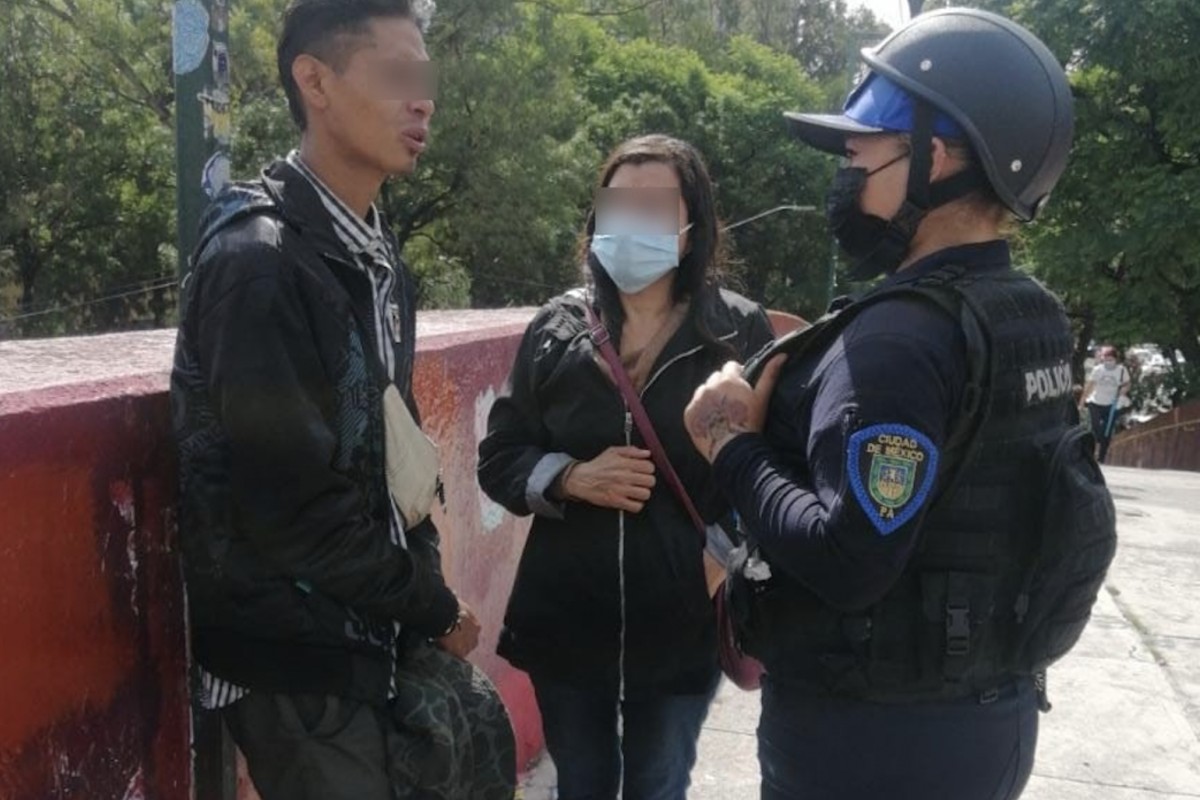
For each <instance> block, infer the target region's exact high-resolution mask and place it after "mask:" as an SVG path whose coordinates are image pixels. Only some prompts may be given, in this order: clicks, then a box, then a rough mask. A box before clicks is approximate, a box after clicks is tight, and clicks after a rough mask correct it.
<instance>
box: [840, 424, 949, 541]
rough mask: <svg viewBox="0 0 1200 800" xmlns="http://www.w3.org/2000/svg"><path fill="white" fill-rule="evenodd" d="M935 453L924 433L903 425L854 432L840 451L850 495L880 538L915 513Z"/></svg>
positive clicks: (930, 484) (930, 475) (932, 474)
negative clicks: (845, 446)
mask: <svg viewBox="0 0 1200 800" xmlns="http://www.w3.org/2000/svg"><path fill="white" fill-rule="evenodd" d="M937 465H938V451H937V448H936V447H934V445H933V442H931V441H929V437H928V436H926V435H925V434H923V433H920V432H919V431H917V430H914V429H913V428H910V427H909V426H907V425H895V424H891V425H872V426H870V427H867V428H863V429H862V430H860V431H856V432H855V433H854V434H853V435H852V436H851V437H850V443H849V445H848V446H847V450H846V470H847V472H848V473H849V478H850V486H851V488H852V489H853V491H854V497H855V499H856V500H858V504H859V505H860V506H861V507H862V510H863V511H864V512H865V513H866V515H867V519H869V520H870V521H871V524H872V525H874V526H875V530H876V531H878V532H879V535H880V536H887V535H888V534H890V533H892V532H894V531H895V530H896V529H898V528H900V527H901V526H902V525H904V523H906V522H908V521H909V520H911V519H912V518H913V517H914V516H916V514H917V512H918V511H920V510H921V506H923V505H924V504H925V500H926V499H927V498H928V497H929V492H930V490H931V489H932V488H933V480H934V478H935V477H936V476H937Z"/></svg>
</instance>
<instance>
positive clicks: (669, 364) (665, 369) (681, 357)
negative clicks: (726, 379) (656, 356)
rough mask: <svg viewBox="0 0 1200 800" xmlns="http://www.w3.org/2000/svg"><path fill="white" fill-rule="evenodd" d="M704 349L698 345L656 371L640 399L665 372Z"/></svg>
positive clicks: (730, 337) (727, 335)
mask: <svg viewBox="0 0 1200 800" xmlns="http://www.w3.org/2000/svg"><path fill="white" fill-rule="evenodd" d="M735 336H737V331H736V330H735V331H733V332H731V333H727V334H725V335H724V336H722V337H720V338H719V339H718V341H721V342H725V341H728V340H730V339H732V338H733V337H735ZM703 349H704V345H702V344H700V345H696V346H695V347H693V348H692V349H690V350H684V351H683V352H682V353H680V354H679V355H677V356H675V357H674V358H672V359H671V360H670V361H668V362H667V363H665V364H663V365H662V366H661V367H659V368H658V369H657V370H655V371H654V374H653V375H651V376H650V380H648V381H646V385H645V386H643V387H642V390H641V391H640V392H638V397H645V396H646V392H648V391H649V390H650V387H651V386H652V385H653V384H654V382H655V381H656V380H658V377H659V376H660V375H662V374H663V373H664V372H666V371H667V370H668V369H670V368H671V367H672V366H674V365H675V364H677V363H679V362H680V361H682V360H683V359H685V358H688V357H690V356H694V355H696V353H699V352H700V351H701V350H703Z"/></svg>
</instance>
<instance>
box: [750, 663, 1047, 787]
mask: <svg viewBox="0 0 1200 800" xmlns="http://www.w3.org/2000/svg"><path fill="white" fill-rule="evenodd" d="M1037 709H1038V702H1037V693H1036V690H1035V689H1034V686H1033V681H1032V680H1021V681H1019V682H1017V683H1013V684H1009V685H1008V686H1006V687H1004V688H1002V689H1001V690H1000V692H999V696H998V697H996V698H995V699H994V700H991V702H988V703H981V702H980V700H979V699H978V698H975V697H971V698H968V699H966V700H962V701H955V702H941V703H921V704H912V705H880V704H874V703H865V702H861V701H855V700H846V699H835V698H822V697H812V696H809V695H801V694H794V693H789V692H787V691H786V690H783V689H781V688H780V687H777V686H773V685H771V683H770V681H769V680H768V681H766V682H765V684H764V688H763V712H762V719H761V721H760V722H759V727H758V757H759V763H760V764H761V766H762V778H763V782H762V798H763V800H879V799H880V798H887V800H933V798H954V800H1015V798H1017V797H1020V795H1021V792H1022V791H1023V790H1024V788H1025V783H1026V782H1027V781H1028V780H1029V774H1030V772H1032V771H1033V755H1034V750H1035V749H1036V747H1037V730H1038V719H1037V715H1038V710H1037Z"/></svg>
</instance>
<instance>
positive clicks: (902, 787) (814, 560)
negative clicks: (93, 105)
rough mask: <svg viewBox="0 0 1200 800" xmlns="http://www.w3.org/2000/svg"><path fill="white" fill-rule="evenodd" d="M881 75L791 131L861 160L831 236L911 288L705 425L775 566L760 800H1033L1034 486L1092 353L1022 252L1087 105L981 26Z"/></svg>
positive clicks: (766, 636) (980, 17)
mask: <svg viewBox="0 0 1200 800" xmlns="http://www.w3.org/2000/svg"><path fill="white" fill-rule="evenodd" d="M863 58H864V60H865V61H866V63H867V64H868V66H869V67H870V72H869V74H868V75H867V77H866V78H865V80H864V81H863V82H862V83H860V84H859V86H858V87H857V88H856V89H855V91H854V92H853V93H852V94H851V95H850V97H849V99H848V100H847V102H846V105H845V108H844V111H843V113H841V114H837V115H817V114H800V113H796V114H788V115H787V117H788V119H789V125H790V127H791V129H792V130H793V132H794V133H795V135H796V136H797V137H799V138H800V139H801V140H802V141H804V142H806V143H808V144H810V145H812V146H815V147H817V148H819V149H821V150H825V151H827V152H830V153H834V154H836V155H839V156H843V157H844V159H845V161H844V162H843V166H842V167H841V168H840V169H839V170H838V172H837V175H836V178H835V179H834V182H833V186H832V190H831V192H830V195H829V198H828V206H827V213H828V217H829V222H830V224H831V226H832V228H833V232H834V234H835V236H836V237H837V239H838V241H839V243H840V244H841V246H842V248H843V250H845V251H846V253H847V254H848V255H849V256H851V258H852V259H854V266H853V275H854V276H855V277H857V278H859V279H866V278H870V277H873V276H876V275H880V274H886V275H887V277H886V278H885V280H883V281H882V283H881V284H880V285H878V286H876V287H875V288H873V289H872V290H871V291H870V292H868V293H867V294H866V295H865V296H864V297H862V298H858V299H856V300H855V301H854V302H852V303H850V305H848V306H847V307H846V308H845V309H844V310H843V311H842V312H841V314H839V315H838V316H837V317H835V318H833V319H832V320H829V321H826V322H822V323H819V324H818V325H817V326H816V327H815V330H820V331H829V332H831V335H829V336H826V337H825V338H824V339H820V338H819V337H818V338H817V339H816V341H818V342H819V346H815V347H808V348H807V349H802V348H800V347H799V344H798V345H797V349H796V350H795V351H793V352H792V353H791V354H790V355H779V356H776V357H775V358H773V359H772V360H771V361H770V362H769V363H768V364H767V367H766V369H765V370H763V371H762V373H761V377H759V378H758V380H757V383H756V384H755V385H754V386H753V387H752V386H751V383H750V382H748V381H747V380H746V376H744V375H743V368H742V367H741V366H740V365H737V364H727V365H726V366H725V368H724V369H723V370H722V372H720V373H717V374H715V375H713V376H712V377H711V378H710V379H709V381H708V382H707V384H706V385H705V386H703V387H701V389H699V390H698V391H697V392H696V395H695V397H694V398H693V400H692V403H691V404H690V405H689V407H688V409H687V412H686V415H685V419H686V423H687V426H688V430H689V433H690V435H691V436H692V439H693V442H694V443H695V445H696V446H697V448H698V449H699V450H700V451H701V452H702V453H703V454H705V455H706V456H707V457H708V458H709V459H710V460H711V461H712V462H713V468H714V474H715V477H716V483H717V485H718V486H721V487H724V488H725V491H727V493H728V495H729V497H730V499H731V501H732V502H733V504H734V505H735V507H736V508H737V510H738V513H739V515H740V517H741V520H742V524H743V527H744V529H745V531H746V533H747V535H748V536H749V537H750V539H751V541H752V543H753V548H752V549H751V550H750V551H749V554H748V555H747V556H746V557H745V558H744V560H743V561H741V562H739V563H737V564H735V565H733V567H732V568H731V584H732V585H731V594H730V595H729V600H730V603H731V607H732V608H733V610H734V614H735V616H736V615H737V614H738V608H739V607H744V608H746V609H748V610H747V611H746V612H745V613H746V616H745V619H744V620H743V622H742V623H741V625H740V628H741V632H742V636H743V641H744V643H745V645H746V648H747V650H748V651H749V652H751V653H752V654H754V655H756V656H758V657H760V658H761V659H762V660H763V662H764V664H765V667H766V670H767V676H766V678H765V680H764V685H763V695H762V704H763V707H762V718H761V722H760V727H759V731H758V736H759V758H760V763H761V767H762V797H763V798H805V799H806V800H807V799H809V798H812V799H813V800H818V799H822V798H831V799H833V798H836V800H859V799H860V798H861V799H862V800H866V799H867V798H871V799H872V800H873V799H875V798H881V797H887V798H889V800H906V799H911V800H918V799H919V800H931V799H932V798H954V799H955V800H975V799H976V798H978V799H979V800H993V799H994V798H1015V797H1017V796H1018V795H1020V793H1021V791H1022V789H1023V788H1024V786H1025V783H1026V781H1027V779H1028V777H1029V774H1030V771H1031V769H1032V766H1033V755H1034V748H1035V745H1036V740H1037V713H1036V712H1037V710H1038V705H1039V701H1040V699H1041V697H1042V695H1041V693H1040V687H1039V685H1038V683H1039V680H1038V677H1036V676H1035V675H1034V674H1032V673H1030V672H1029V671H1028V670H1025V669H1022V668H1021V667H1020V664H1019V663H1018V662H1019V659H1016V658H1015V657H1014V654H1013V652H1012V642H1013V641H1014V637H1015V635H1016V633H1015V632H1016V631H1017V628H1016V625H1017V624H1018V623H1017V622H1016V621H1014V617H1020V615H1021V613H1023V610H1022V609H1021V603H1020V602H1017V598H1018V596H1019V595H1020V590H1019V588H1018V587H1020V586H1021V584H1022V575H1023V572H1022V565H1023V564H1025V563H1027V562H1025V561H1023V554H1024V552H1025V549H1024V548H1026V546H1027V543H1026V542H1025V541H1024V537H1026V536H1027V532H1028V531H1031V530H1034V529H1036V528H1037V523H1036V520H1037V519H1039V516H1038V515H1039V514H1040V513H1042V511H1043V505H1042V504H1043V501H1044V495H1043V494H1042V493H1041V492H1039V491H1036V490H1035V489H1036V487H1034V486H1032V485H1031V478H1030V477H1029V475H1028V473H1029V471H1030V464H1031V463H1032V460H1031V459H1032V456H1033V454H1034V453H1035V452H1036V443H1037V442H1038V441H1039V437H1042V436H1044V435H1045V434H1047V433H1048V432H1049V433H1054V432H1056V431H1059V430H1065V429H1066V422H1065V419H1066V417H1067V413H1066V412H1067V410H1068V407H1069V404H1070V403H1071V402H1072V399H1071V388H1072V386H1071V380H1070V368H1069V359H1070V355H1071V349H1072V341H1071V336H1070V333H1069V327H1068V323H1067V319H1066V317H1065V315H1064V313H1063V310H1062V308H1061V306H1060V304H1059V303H1058V302H1057V301H1056V300H1055V299H1054V298H1053V297H1052V296H1051V295H1050V294H1049V293H1048V292H1046V290H1045V289H1043V288H1042V287H1041V286H1040V285H1039V284H1037V283H1036V282H1034V281H1032V280H1031V279H1029V278H1027V277H1025V276H1024V275H1023V274H1022V273H1020V272H1018V271H1016V270H1014V269H1013V267H1012V265H1011V262H1010V256H1009V248H1008V245H1007V243H1006V242H1005V240H1004V232H1005V229H1006V227H1007V225H1008V223H1009V222H1010V221H1011V220H1012V219H1013V218H1014V217H1015V218H1016V219H1018V220H1021V221H1028V220H1032V219H1033V217H1034V216H1035V215H1036V214H1037V212H1038V211H1039V210H1040V208H1041V207H1042V205H1043V203H1044V201H1045V200H1046V198H1047V196H1048V195H1049V193H1050V190H1051V189H1052V188H1053V186H1054V184H1055V182H1056V181H1057V180H1058V178H1059V176H1060V175H1061V174H1062V172H1063V169H1064V166H1065V164H1066V160H1067V153H1068V150H1069V148H1070V141H1071V135H1072V126H1073V122H1072V118H1073V117H1072V107H1071V97H1070V90H1069V87H1068V84H1067V80H1066V77H1065V75H1064V73H1063V70H1062V68H1061V67H1060V65H1059V63H1058V62H1057V61H1056V60H1055V59H1054V57H1053V56H1052V54H1051V53H1050V52H1049V50H1048V49H1047V48H1046V47H1045V46H1044V45H1043V44H1042V43H1041V42H1040V41H1038V40H1037V39H1036V38H1035V37H1034V36H1032V35H1031V34H1030V33H1029V32H1028V31H1026V30H1024V29H1023V28H1021V27H1020V26H1018V25H1016V24H1014V23H1012V22H1010V21H1008V20H1006V19H1003V18H1001V17H998V16H996V15H993V14H990V13H985V12H982V11H975V10H966V9H949V10H945V11H940V12H935V13H929V14H926V15H923V16H920V17H918V18H917V19H916V20H914V21H913V22H911V23H910V24H909V25H907V26H906V27H904V28H902V29H901V30H899V31H897V32H896V33H894V34H893V35H892V36H891V37H889V38H888V39H887V40H886V41H884V42H883V43H882V44H881V45H879V47H878V48H877V49H875V50H873V51H864V53H863ZM939 287H940V289H939ZM909 289H926V290H929V291H928V292H927V293H926V294H931V295H932V296H947V297H958V298H961V300H960V302H958V303H955V302H948V303H943V302H935V301H934V300H931V299H929V298H928V297H927V296H925V295H922V294H920V293H917V292H916V291H907V290H909ZM938 291H940V292H941V294H940V295H939V294H938V293H937V292H938ZM802 341H804V339H803V337H800V338H799V339H797V342H798V343H799V342H802ZM811 341H812V339H810V342H811ZM981 409H986V414H984V413H983V412H982V411H981ZM1105 563H1107V562H1105ZM1100 570H1101V572H1102V571H1103V566H1101V567H1100ZM1021 596H1024V597H1028V595H1027V594H1025V595H1021ZM1089 605H1090V604H1089ZM1014 609H1016V610H1014ZM1068 646H1069V645H1068Z"/></svg>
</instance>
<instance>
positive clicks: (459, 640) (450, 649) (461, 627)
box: [437, 600, 482, 659]
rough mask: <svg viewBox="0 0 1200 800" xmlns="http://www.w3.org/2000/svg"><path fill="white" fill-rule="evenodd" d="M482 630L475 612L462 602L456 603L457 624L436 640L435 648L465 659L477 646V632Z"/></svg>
mask: <svg viewBox="0 0 1200 800" xmlns="http://www.w3.org/2000/svg"><path fill="white" fill-rule="evenodd" d="M481 630H482V628H481V627H480V625H479V620H478V619H476V617H475V612H474V611H472V610H471V607H470V606H468V605H467V604H466V603H464V602H463V601H462V600H459V601H458V622H457V623H456V624H455V626H454V629H453V630H451V631H450V633H448V634H446V635H445V636H443V637H442V638H440V639H438V640H437V646H438V647H440V648H442V649H443V650H445V651H446V652H447V653H449V654H450V655H452V656H457V657H458V658H462V659H465V658H466V657H467V656H469V655H470V654H471V651H472V650H474V649H475V648H476V647H478V646H479V632H480V631H481Z"/></svg>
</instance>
